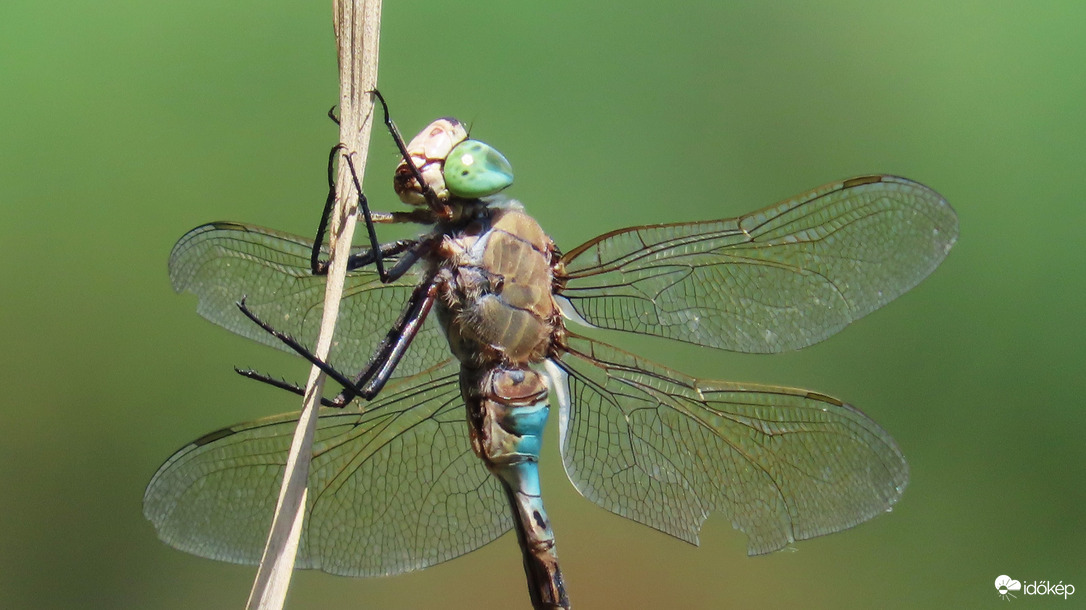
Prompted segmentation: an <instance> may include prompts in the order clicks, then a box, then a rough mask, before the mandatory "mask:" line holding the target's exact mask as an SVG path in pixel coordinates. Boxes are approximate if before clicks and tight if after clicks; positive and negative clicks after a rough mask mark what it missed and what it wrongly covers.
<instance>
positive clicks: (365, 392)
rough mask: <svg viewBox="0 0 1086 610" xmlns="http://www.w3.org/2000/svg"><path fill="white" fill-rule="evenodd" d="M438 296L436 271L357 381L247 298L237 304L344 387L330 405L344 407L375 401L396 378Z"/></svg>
mask: <svg viewBox="0 0 1086 610" xmlns="http://www.w3.org/2000/svg"><path fill="white" fill-rule="evenodd" d="M436 299H437V283H436V281H435V279H434V276H433V274H431V275H430V276H429V277H427V278H425V279H424V280H423V281H422V282H421V283H420V284H419V285H418V286H416V287H415V290H414V291H412V293H411V296H410V298H408V300H407V306H406V307H405V308H404V310H403V312H401V313H400V317H399V318H398V319H397V320H396V323H395V324H393V326H392V328H391V329H390V330H389V331H388V334H387V335H386V336H385V338H384V339H382V340H381V344H380V345H379V346H378V348H377V352H376V353H374V355H373V358H371V359H370V361H369V363H368V364H367V365H366V368H364V369H363V370H362V371H361V372H360V373H359V374H358V375H357V376H356V377H355V378H354V379H353V380H352V379H348V378H347V376H346V375H344V374H343V373H340V372H339V371H337V370H336V369H335V368H334V367H332V366H331V365H330V364H328V363H326V362H324V361H323V360H321V359H320V358H317V356H316V355H314V354H313V352H311V351H309V349H308V348H306V347H305V346H303V345H302V344H301V343H299V342H298V341H297V340H295V339H294V338H293V337H291V336H290V335H288V334H286V333H282V332H280V331H278V330H276V329H275V328H273V327H272V326H271V325H270V324H268V323H267V322H264V321H263V320H261V319H260V318H259V317H257V315H256V314H254V313H253V312H252V311H251V310H250V309H249V308H248V306H247V305H246V304H245V299H244V298H243V299H242V300H241V301H240V302H239V303H237V306H238V309H239V310H241V313H243V314H245V317H247V318H249V319H250V320H252V321H253V322H255V323H256V324H257V325H258V326H260V328H262V329H264V331H266V332H267V333H269V334H271V335H272V336H273V337H275V338H276V339H279V340H280V341H282V342H283V343H284V344H285V345H286V346H287V347H289V348H290V349H292V350H293V351H295V352H296V353H297V354H298V355H300V356H302V357H303V358H305V359H306V360H308V361H309V362H310V363H311V364H313V365H314V366H316V367H317V368H319V369H320V370H321V371H323V372H324V373H325V374H326V375H328V376H329V377H331V378H332V379H333V380H334V381H335V382H336V383H338V384H340V385H341V386H343V391H342V392H340V393H339V395H338V396H336V398H335V399H334V400H333V401H332V403H331V404H329V405H328V406H333V407H341V406H344V405H346V404H347V403H349V402H351V401H352V400H354V399H355V398H357V397H362V398H364V399H366V400H371V399H373V398H374V397H375V396H377V394H378V393H379V392H380V391H381V389H382V388H383V387H384V386H385V383H387V382H388V380H389V379H390V378H391V377H392V373H393V372H394V371H395V370H396V366H397V365H398V364H399V363H400V360H401V359H402V358H403V356H404V354H406V353H407V348H408V347H409V346H410V345H411V341H412V340H414V338H415V335H417V334H418V332H419V330H420V329H421V328H422V324H423V322H425V321H426V316H427V314H428V313H429V312H430V308H431V307H432V306H433V304H434V301H435V300H436ZM238 372H239V373H241V374H242V375H245V376H246V377H249V378H251V379H256V380H257V381H262V382H264V383H269V384H271V385H274V386H276V387H279V388H282V389H285V390H288V391H291V392H295V393H297V389H298V386H295V385H293V384H289V383H286V382H279V381H277V380H275V379H272V378H269V377H268V376H266V375H263V374H261V373H255V372H251V371H250V372H244V373H243V372H241V371H238ZM303 394H304V392H303Z"/></svg>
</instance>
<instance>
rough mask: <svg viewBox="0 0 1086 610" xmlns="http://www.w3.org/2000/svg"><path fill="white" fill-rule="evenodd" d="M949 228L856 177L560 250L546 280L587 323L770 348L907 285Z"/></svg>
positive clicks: (912, 194) (943, 251)
mask: <svg viewBox="0 0 1086 610" xmlns="http://www.w3.org/2000/svg"><path fill="white" fill-rule="evenodd" d="M957 236H958V219H957V216H956V215H955V214H954V210H953V209H952V208H951V207H950V205H949V204H947V202H946V201H945V200H944V199H943V198H942V197H941V196H940V195H939V194H938V193H936V192H935V191H933V190H931V189H929V188H927V187H926V186H924V185H922V184H918V183H916V182H912V181H911V180H906V179H904V178H898V177H895V176H864V177H860V178H853V179H852V180H846V181H844V182H838V183H834V184H829V185H826V186H824V187H822V188H819V189H816V190H814V191H811V192H809V193H806V194H804V195H800V196H798V197H796V198H794V199H790V200H788V201H784V202H781V203H779V204H777V205H774V206H771V207H768V208H766V209H764V210H760V211H758V212H754V213H751V214H747V215H745V216H741V217H739V218H733V219H727V220H716V221H708V222H690V223H679V224H667V225H654V226H645V227H634V228H630V229H623V230H620V231H615V232H613V233H608V234H606V235H602V236H600V237H598V238H596V239H594V240H592V241H590V242H588V243H586V244H584V245H582V246H580V247H578V248H576V249H574V250H572V251H570V252H569V253H568V254H566V255H565V256H564V257H563V258H562V266H560V267H559V269H562V267H563V266H564V272H563V273H562V274H560V275H559V278H558V279H559V281H562V280H564V281H565V288H564V290H563V291H562V292H561V295H562V296H564V297H565V298H567V299H569V304H570V305H571V306H572V308H573V309H574V310H575V313H573V312H570V313H571V314H572V317H574V318H576V317H580V318H582V319H583V320H584V321H586V322H587V323H588V324H591V325H593V326H598V327H601V328H609V329H615V330H623V331H630V332H637V333H643V334H648V335H655V336H660V337H666V338H669V339H676V340H678V341H685V342H688V343H694V344H697V345H704V346H707V347H715V348H721V349H728V350H734V351H740V352H757V353H764V352H779V351H784V350H791V349H798V348H801V347H805V346H807V345H811V344H813V343H817V342H819V341H821V340H823V339H825V338H826V337H829V336H830V335H833V334H834V333H836V332H837V331H839V330H841V329H842V328H844V327H845V326H846V325H847V324H849V323H850V322H852V321H853V320H856V319H859V318H861V317H863V316H865V315H867V314H868V313H870V312H872V311H874V310H875V309H878V308H879V307H882V306H883V305H885V304H886V303H888V302H889V301H891V300H893V299H894V298H896V297H897V296H898V295H900V294H902V293H903V292H905V291H907V290H909V289H910V288H912V287H913V286H915V285H916V284H917V283H919V282H920V280H922V279H924V278H925V277H927V275H928V274H929V273H931V272H932V270H933V269H935V268H936V267H937V266H938V265H939V263H940V262H942V260H943V259H944V258H945V257H946V255H947V252H948V251H949V250H950V248H951V246H953V245H954V241H955V240H956V239H957ZM567 312H568V309H567Z"/></svg>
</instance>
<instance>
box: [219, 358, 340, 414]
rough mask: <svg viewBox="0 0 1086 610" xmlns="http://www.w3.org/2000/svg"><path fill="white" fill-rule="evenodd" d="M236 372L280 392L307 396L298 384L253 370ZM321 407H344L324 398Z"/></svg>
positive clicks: (235, 369) (237, 370) (236, 369)
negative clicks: (284, 391)
mask: <svg viewBox="0 0 1086 610" xmlns="http://www.w3.org/2000/svg"><path fill="white" fill-rule="evenodd" d="M234 372H235V373H237V374H238V375H241V376H242V377H247V378H249V379H253V380H255V381H259V382H261V383H266V384H268V385H270V386H272V387H276V388H279V389H280V390H286V391H288V392H290V393H292V394H297V395H298V396H305V388H303V387H301V386H299V385H298V384H296V383H290V382H288V381H284V380H282V379H276V378H274V377H270V376H268V375H265V374H264V373H260V372H257V371H254V370H252V369H239V368H237V367H234ZM321 406H323V407H335V408H343V406H344V405H341V404H336V403H335V402H333V401H331V400H329V399H327V398H323V397H322V398H321Z"/></svg>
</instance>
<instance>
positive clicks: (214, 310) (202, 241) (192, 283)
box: [170, 222, 449, 377]
mask: <svg viewBox="0 0 1086 610" xmlns="http://www.w3.org/2000/svg"><path fill="white" fill-rule="evenodd" d="M312 244H313V241H312V240H309V239H305V238H302V237H298V236H295V235H290V234H287V233H280V232H278V231H274V230H271V229H265V228H262V227H256V226H250V225H243V224H238V223H231V222H217V223H212V224H207V225H203V226H200V227H197V228H195V229H193V230H191V231H189V232H188V233H187V234H185V236H184V237H182V238H181V239H180V241H178V242H177V244H176V245H175V246H174V247H173V251H172V252H171V253H170V281H171V282H172V283H173V288H174V290H176V291H177V292H191V293H193V294H195V295H196V296H197V297H199V303H198V305H197V308H196V310H197V312H199V314H200V315H201V316H203V317H204V318H207V319H208V320H210V321H212V322H214V323H215V324H218V325H219V326H222V327H223V328H225V329H227V330H229V331H231V332H234V333H237V334H239V335H242V336H243V337H248V338H250V339H252V340H254V341H258V342H260V343H263V344H265V345H270V346H272V347H276V348H279V349H283V350H285V351H290V348H288V347H286V346H285V345H283V343H282V342H280V341H279V340H278V339H276V338H275V337H273V336H271V335H270V334H268V333H266V332H264V331H263V330H261V329H260V327H258V326H257V325H256V324H254V323H253V322H252V321H251V320H249V319H248V318H246V317H245V316H244V315H243V314H242V313H241V312H240V311H238V308H237V306H236V305H235V304H236V303H237V302H238V301H240V300H241V299H242V297H244V298H245V299H246V304H247V305H248V306H249V309H251V310H252V311H253V312H254V313H256V315H257V316H259V317H260V318H261V319H262V320H264V321H265V322H268V323H269V324H271V325H272V326H273V327H275V328H276V329H278V330H281V331H283V332H285V333H287V334H290V335H291V336H293V337H295V338H297V339H298V340H299V341H301V342H302V343H303V344H305V343H307V342H313V341H315V340H316V337H317V331H318V327H319V326H320V318H321V310H322V308H323V307H324V287H325V278H324V277H323V276H314V275H312V274H311V273H310V270H309V255H310V249H311V248H312ZM395 260H396V259H395V258H393V259H392V261H393V264H394V261H395ZM417 282H418V276H417V275H416V274H413V273H408V274H407V275H405V276H404V277H402V278H400V279H399V280H398V281H396V282H392V283H390V284H382V283H381V280H380V278H379V277H378V276H377V273H376V272H374V271H371V270H369V269H361V270H358V271H353V272H351V273H349V274H348V275H347V280H346V284H345V287H344V293H343V301H342V303H341V304H340V310H339V321H338V322H337V324H336V335H335V338H334V339H333V343H332V349H331V352H330V354H329V358H328V361H329V362H330V363H331V364H332V365H333V366H335V367H336V368H337V369H339V370H340V371H342V372H344V373H346V374H348V375H350V374H353V373H355V372H358V371H360V370H362V368H363V367H364V366H365V365H366V363H367V362H369V358H370V356H372V355H373V352H374V350H375V349H376V347H377V344H378V342H379V341H380V340H381V339H383V338H384V337H385V334H386V333H387V332H388V330H389V328H391V327H392V325H393V323H394V322H395V321H396V318H398V317H399V315H400V312H401V310H402V309H403V307H404V304H405V303H406V302H407V299H408V297H409V296H410V295H411V291H412V289H413V288H414V286H415V284H416V283H417ZM292 353H293V352H292ZM448 355H449V348H448V343H447V342H446V341H445V338H444V335H442V333H441V330H440V328H439V327H438V324H437V322H436V321H433V320H428V321H427V322H426V323H425V325H424V326H423V328H422V330H420V331H419V334H418V335H417V336H416V337H415V340H414V342H413V343H412V344H411V349H409V350H408V352H407V355H406V356H405V357H404V359H403V361H401V363H400V365H399V367H398V368H397V369H396V374H395V376H394V377H406V376H409V375H413V374H415V373H418V372H420V371H423V370H426V369H429V368H430V367H431V366H433V365H434V364H435V363H437V362H441V361H443V360H445V359H446V358H447V357H448Z"/></svg>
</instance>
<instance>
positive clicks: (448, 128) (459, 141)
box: [393, 118, 513, 205]
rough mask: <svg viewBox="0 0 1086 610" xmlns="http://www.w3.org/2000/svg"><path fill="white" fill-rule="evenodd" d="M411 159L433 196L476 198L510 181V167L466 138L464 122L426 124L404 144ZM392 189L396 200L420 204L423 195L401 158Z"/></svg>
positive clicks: (493, 152)
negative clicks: (424, 127) (396, 197)
mask: <svg viewBox="0 0 1086 610" xmlns="http://www.w3.org/2000/svg"><path fill="white" fill-rule="evenodd" d="M407 153H408V156H409V157H410V159H411V162H412V163H413V164H414V165H415V167H417V168H418V169H419V172H420V173H421V175H422V177H423V180H424V181H425V182H426V185H427V186H429V187H430V188H431V189H432V190H433V192H434V194H435V195H436V197H437V200H438V201H441V202H446V201H448V200H449V198H450V196H451V197H456V198H461V199H478V198H479V197H487V196H489V195H493V194H495V193H497V192H499V191H501V190H502V189H504V188H505V187H507V186H509V185H510V184H512V183H513V168H512V166H511V165H510V164H509V161H508V160H506V158H505V157H504V156H502V154H501V153H500V152H498V151H497V150H495V149H494V148H493V147H491V146H489V145H487V144H484V143H483V142H480V141H478V140H469V139H468V132H467V130H466V129H465V128H464V125H463V124H462V123H461V122H460V121H457V120H456V119H453V118H442V119H438V120H436V121H434V122H433V123H430V125H428V126H427V127H426V129H423V130H422V131H421V132H419V134H418V135H417V136H415V137H414V138H413V139H412V140H411V142H410V143H408V145H407ZM393 188H394V189H395V191H396V194H397V195H399V197H400V200H401V201H403V202H404V203H407V204H410V205H423V204H425V203H427V202H426V198H425V197H424V195H423V189H422V186H421V185H420V184H419V182H418V180H417V179H416V178H415V175H414V172H412V171H411V169H410V168H409V167H408V166H407V161H406V160H405V161H401V162H400V165H399V166H398V167H397V168H396V174H395V177H394V179H393Z"/></svg>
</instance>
